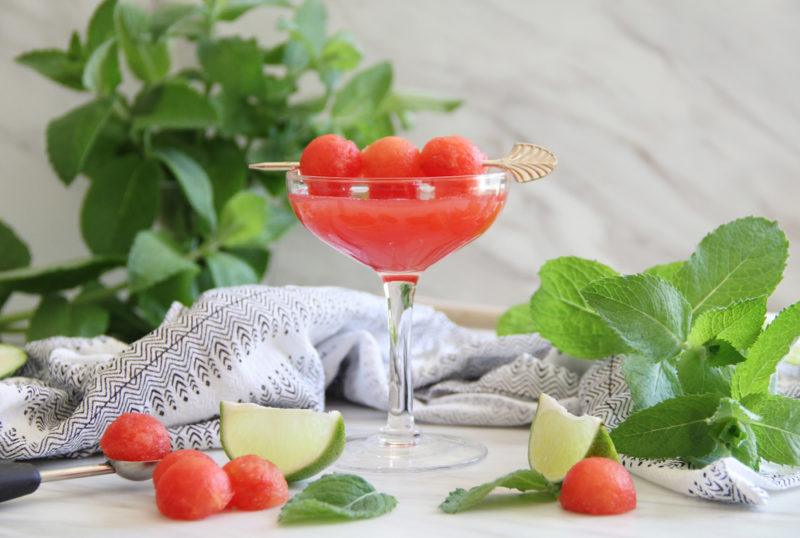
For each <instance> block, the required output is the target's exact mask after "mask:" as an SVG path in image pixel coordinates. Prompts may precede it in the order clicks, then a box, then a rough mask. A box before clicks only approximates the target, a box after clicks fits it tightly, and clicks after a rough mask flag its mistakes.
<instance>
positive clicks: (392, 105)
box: [383, 93, 463, 113]
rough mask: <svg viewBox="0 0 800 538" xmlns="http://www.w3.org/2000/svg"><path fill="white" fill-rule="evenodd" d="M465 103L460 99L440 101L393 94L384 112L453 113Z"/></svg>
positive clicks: (428, 97) (427, 97)
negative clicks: (424, 111)
mask: <svg viewBox="0 0 800 538" xmlns="http://www.w3.org/2000/svg"><path fill="white" fill-rule="evenodd" d="M462 103H463V101H461V100H460V99H440V98H438V97H431V96H429V95H413V94H405V93H393V94H391V95H390V96H389V97H388V98H387V99H386V102H385V103H384V105H383V108H384V110H388V111H390V112H396V113H402V112H419V111H423V110H426V111H431V112H453V111H454V110H456V109H457V108H458V107H460V106H461V104H462Z"/></svg>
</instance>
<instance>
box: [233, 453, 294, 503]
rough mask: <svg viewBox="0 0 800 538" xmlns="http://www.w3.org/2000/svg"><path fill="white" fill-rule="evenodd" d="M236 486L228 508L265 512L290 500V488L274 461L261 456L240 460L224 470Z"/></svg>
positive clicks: (249, 456) (245, 457)
mask: <svg viewBox="0 0 800 538" xmlns="http://www.w3.org/2000/svg"><path fill="white" fill-rule="evenodd" d="M223 469H224V470H225V472H226V473H228V478H230V480H231V485H232V486H233V499H231V502H230V504H229V505H228V508H236V509H238V510H264V509H266V508H272V507H274V506H280V505H282V504H283V503H285V502H286V501H287V500H289V485H288V484H287V483H286V479H285V478H284V477H283V473H281V471H280V469H278V468H277V467H276V466H275V465H274V464H273V463H272V462H271V461H268V460H265V459H264V458H261V457H259V456H255V455H252V454H251V455H248V456H239V457H238V458H236V459H234V460H231V461H229V462H228V463H226V464H225V467H223Z"/></svg>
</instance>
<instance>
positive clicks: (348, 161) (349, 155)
mask: <svg viewBox="0 0 800 538" xmlns="http://www.w3.org/2000/svg"><path fill="white" fill-rule="evenodd" d="M300 173H301V174H303V175H304V176H317V177H321V178H327V177H335V178H338V177H345V178H347V177H358V176H359V175H361V152H360V151H359V150H358V146H356V145H355V143H353V142H351V141H350V140H347V139H345V138H342V137H341V136H339V135H334V134H326V135H322V136H318V137H317V138H315V139H314V140H312V141H311V142H309V144H308V145H307V146H306V149H304V150H303V154H302V155H301V156H300ZM307 184H308V192H309V194H311V195H314V196H347V195H348V194H349V192H350V189H349V186H348V185H347V184H346V183H343V182H341V181H336V180H333V181H330V180H326V179H311V180H308V181H307Z"/></svg>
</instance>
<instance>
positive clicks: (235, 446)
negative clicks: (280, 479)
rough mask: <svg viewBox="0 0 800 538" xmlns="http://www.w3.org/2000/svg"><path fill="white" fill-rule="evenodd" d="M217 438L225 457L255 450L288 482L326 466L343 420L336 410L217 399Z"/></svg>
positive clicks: (339, 443)
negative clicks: (290, 407)
mask: <svg viewBox="0 0 800 538" xmlns="http://www.w3.org/2000/svg"><path fill="white" fill-rule="evenodd" d="M219 417H220V418H219V425H220V441H221V442H222V448H223V449H224V450H225V453H226V454H227V455H228V457H229V458H231V459H233V458H237V457H239V456H245V455H247V454H256V455H258V456H261V457H262V458H265V459H268V460H269V461H271V462H272V463H274V464H275V465H276V466H277V467H278V469H280V470H281V472H282V473H283V474H284V476H285V477H286V480H287V481H289V482H293V481H295V480H302V479H303V478H308V477H309V476H313V475H315V474H317V473H318V472H320V471H321V470H323V469H324V468H325V467H328V466H329V465H330V464H332V463H333V462H334V461H336V459H337V458H338V457H339V456H340V455H341V454H342V450H344V419H342V415H341V414H340V413H339V412H338V411H331V412H330V413H319V412H316V411H310V410H308V409H278V408H275V407H262V406H260V405H256V404H251V403H235V402H222V404H221V405H220V413H219Z"/></svg>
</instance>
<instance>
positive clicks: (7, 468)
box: [0, 460, 159, 502]
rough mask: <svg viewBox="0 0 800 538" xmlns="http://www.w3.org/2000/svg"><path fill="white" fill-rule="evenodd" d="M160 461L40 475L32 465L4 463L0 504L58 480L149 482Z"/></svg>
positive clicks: (117, 463) (108, 464) (114, 463)
mask: <svg viewBox="0 0 800 538" xmlns="http://www.w3.org/2000/svg"><path fill="white" fill-rule="evenodd" d="M158 462H159V460H154V461H117V460H108V461H106V462H105V463H98V464H96V465H81V466H79V467H67V468H64V469H53V470H51V471H39V469H37V468H36V466H35V465H32V464H30V463H18V462H8V463H0V502H3V501H7V500H9V499H15V498H17V497H22V496H23V495H28V494H29V493H33V492H34V491H36V490H37V489H39V486H40V485H41V484H42V482H55V481H57V480H70V479H72V478H83V477H86V476H97V475H101V474H113V473H117V474H118V475H119V476H121V477H122V478H125V479H126V480H136V481H142V480H149V479H151V478H152V477H153V469H155V467H156V465H157V464H158Z"/></svg>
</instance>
